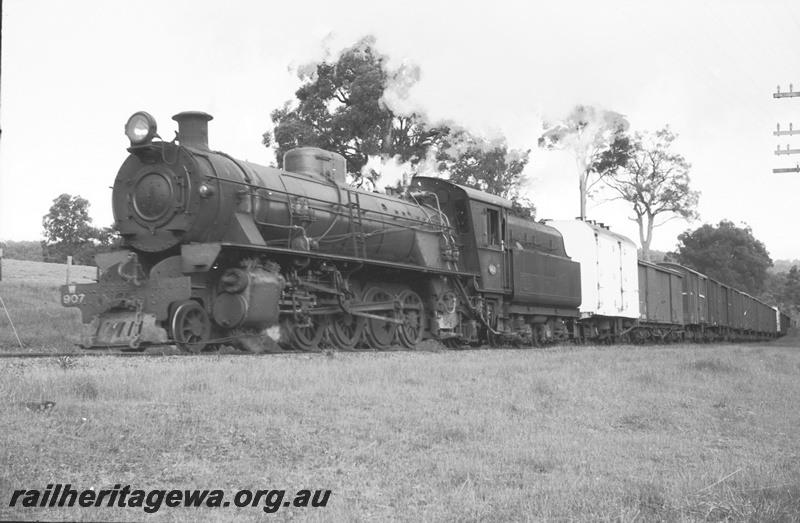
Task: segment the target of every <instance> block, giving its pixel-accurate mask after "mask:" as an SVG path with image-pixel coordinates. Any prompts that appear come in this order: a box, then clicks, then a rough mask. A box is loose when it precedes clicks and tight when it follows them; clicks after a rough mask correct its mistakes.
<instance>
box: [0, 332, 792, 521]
mask: <svg viewBox="0 0 800 523" xmlns="http://www.w3.org/2000/svg"><path fill="white" fill-rule="evenodd" d="M797 349H798V347H797V340H796V339H795V346H775V345H771V344H761V345H753V346H745V345H725V346H713V347H712V346H677V345H676V346H667V347H649V348H646V347H636V348H632V347H615V348H595V347H581V348H575V349H572V348H559V349H553V350H547V351H505V350H496V351H477V352H447V351H443V352H435V353H378V354H341V353H332V354H330V355H328V356H325V355H322V354H319V355H313V356H280V357H231V356H217V357H210V358H161V359H150V358H139V359H113V358H85V359H80V360H78V362H77V363H76V364H73V365H69V366H65V365H63V364H59V363H58V362H57V361H55V360H54V361H52V362H47V361H20V360H14V361H0V365H2V367H3V368H2V369H0V395H2V397H3V398H6V399H7V403H5V404H3V405H0V423H1V424H2V425H3V426H4V427H5V430H4V431H2V434H0V448H2V449H3V450H2V458H0V459H2V463H0V470H2V472H0V497H2V498H3V499H5V500H6V501H5V502H3V503H0V507H4V506H5V505H6V504H7V503H8V501H7V500H8V499H9V493H10V491H11V490H13V489H15V488H44V486H45V485H46V484H47V483H58V482H61V483H66V482H71V483H72V484H73V486H79V487H80V488H88V487H95V488H96V489H97V488H103V487H106V488H109V487H111V486H113V485H114V484H115V483H122V484H123V485H125V484H130V485H132V487H134V488H166V489H172V488H209V489H214V488H220V489H224V490H226V492H228V495H229V496H230V495H232V494H233V493H234V492H235V491H236V490H237V489H243V488H249V489H259V488H285V489H288V490H298V489H302V488H309V489H331V490H332V491H333V495H332V497H331V501H330V502H329V504H328V507H326V508H324V509H302V510H301V509H285V511H283V510H282V511H279V512H278V513H277V517H278V518H280V519H287V518H289V517H290V516H292V515H293V516H298V517H302V518H303V519H308V520H312V521H384V520H407V521H456V520H458V521H713V522H716V521H795V520H796V518H797V517H798V514H800V438H798V437H797V427H798V426H800V410H798V409H797V398H800V379H798V378H800V351H798V350H797ZM44 400H52V401H56V407H55V408H54V409H53V411H52V412H50V413H44V414H39V413H31V412H28V411H25V410H24V409H20V408H18V407H15V406H14V405H12V403H13V402H18V401H44ZM3 510H5V511H6V512H2V511H3ZM1 517H20V518H26V519H34V518H44V519H51V520H60V519H80V520H92V519H94V520H97V519H107V520H131V519H137V520H140V519H144V518H145V515H144V514H143V513H142V512H141V510H137V509H108V508H93V509H78V508H73V509H61V510H57V509H47V510H45V509H22V510H20V509H16V510H15V511H13V512H9V509H8V508H2V509H0V518H1ZM261 517H263V512H262V511H261V510H260V509H258V508H247V509H233V508H228V509H217V510H213V509H200V510H197V509H169V508H162V509H161V511H160V512H159V513H158V518H159V519H166V520H178V521H187V520H197V519H199V520H207V521H216V520H218V519H224V520H230V519H242V520H250V519H257V518H261Z"/></svg>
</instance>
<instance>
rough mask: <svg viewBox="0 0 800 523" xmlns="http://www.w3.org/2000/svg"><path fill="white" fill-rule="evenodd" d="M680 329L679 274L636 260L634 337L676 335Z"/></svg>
mask: <svg viewBox="0 0 800 523" xmlns="http://www.w3.org/2000/svg"><path fill="white" fill-rule="evenodd" d="M682 333H683V275H682V274H681V273H680V272H678V271H676V270H673V269H669V268H666V267H661V266H659V265H655V264H653V263H648V262H644V261H642V260H639V329H637V330H636V339H637V340H646V339H651V338H652V339H660V340H664V339H678V338H679V337H680V335H681V334H682Z"/></svg>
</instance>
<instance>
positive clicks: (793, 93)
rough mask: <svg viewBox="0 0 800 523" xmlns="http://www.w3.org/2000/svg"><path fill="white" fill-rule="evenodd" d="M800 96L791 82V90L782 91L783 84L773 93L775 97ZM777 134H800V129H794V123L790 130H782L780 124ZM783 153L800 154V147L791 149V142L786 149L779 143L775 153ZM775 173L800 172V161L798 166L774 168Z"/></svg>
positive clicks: (777, 154)
mask: <svg viewBox="0 0 800 523" xmlns="http://www.w3.org/2000/svg"><path fill="white" fill-rule="evenodd" d="M797 96H800V91H795V90H794V85H792V84H789V92H788V93H782V92H781V86H780V85H779V86H778V91H777V92H776V93H775V94H773V95H772V97H773V98H794V97H797ZM772 134H773V135H775V136H794V135H795V134H800V130H797V131H796V130H794V129H793V127H792V124H791V123H790V124H789V130H788V131H781V124H778V129H777V130H776V131H775V132H773V133H772ZM781 154H800V149H790V148H789V144H786V149H781V146H780V145H779V146H778V148H777V149H776V150H775V155H776V156H779V155H781ZM772 172H773V173H800V162H798V163H797V166H796V167H788V168H782V169H772Z"/></svg>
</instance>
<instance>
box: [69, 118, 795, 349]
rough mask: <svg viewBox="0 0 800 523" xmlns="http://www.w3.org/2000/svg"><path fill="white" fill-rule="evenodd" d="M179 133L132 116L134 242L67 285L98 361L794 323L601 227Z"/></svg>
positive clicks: (423, 180) (126, 217)
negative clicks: (146, 352)
mask: <svg viewBox="0 0 800 523" xmlns="http://www.w3.org/2000/svg"><path fill="white" fill-rule="evenodd" d="M173 119H174V120H176V121H177V122H178V128H179V130H178V132H177V134H176V137H175V139H174V140H173V141H171V142H167V141H163V140H161V139H160V138H159V137H158V135H157V127H156V122H155V120H154V119H153V117H152V116H151V115H149V114H148V113H146V112H138V113H136V114H134V115H133V116H131V118H130V119H129V120H128V122H127V124H126V126H125V131H126V135H127V136H128V139H129V140H130V147H129V148H128V152H129V153H130V154H129V156H128V158H127V159H126V160H125V162H124V163H123V164H122V167H121V168H120V170H119V173H118V174H117V177H116V180H115V182H114V186H113V197H112V198H113V212H114V220H115V227H116V229H117V231H118V232H119V235H120V238H121V240H120V246H119V248H118V249H116V250H114V251H112V252H109V253H104V254H101V255H98V256H97V260H96V261H97V266H98V274H99V277H98V279H97V281H96V282H94V283H84V284H68V285H65V286H63V287H62V288H61V300H62V305H64V306H66V307H77V308H78V309H79V310H80V312H81V314H82V319H83V322H84V323H87V324H88V327H87V328H86V332H85V334H84V338H83V339H82V341H81V345H82V346H83V347H84V348H100V347H119V348H122V349H124V350H143V349H144V348H146V347H147V346H148V345H160V344H176V345H177V346H178V347H180V348H181V349H182V350H185V351H192V352H198V351H203V350H213V349H214V348H217V347H219V346H220V345H222V344H226V345H233V346H238V347H240V348H243V349H248V348H250V349H252V347H253V344H252V343H245V341H246V340H250V339H252V338H253V337H258V336H261V337H270V339H273V340H276V343H279V344H280V345H281V346H283V347H289V346H291V347H293V348H296V349H301V350H311V349H316V348H318V347H335V348H338V349H343V350H348V349H361V348H369V349H386V348H389V347H391V346H393V345H402V346H405V347H408V348H414V347H415V346H417V345H418V344H420V343H421V342H423V340H429V339H430V340H438V341H439V342H441V343H443V344H445V345H447V346H464V345H478V344H489V345H505V344H511V345H517V346H540V345H543V344H546V343H552V342H560V341H568V340H571V341H573V342H575V343H586V342H592V343H598V342H615V343H616V342H620V343H625V342H629V343H632V342H644V341H653V340H656V341H661V340H663V341H667V340H737V339H745V340H767V339H771V338H775V337H778V336H781V335H784V334H785V333H786V331H787V328H788V327H789V317H788V316H786V315H785V314H783V313H781V312H780V311H778V310H777V309H775V308H773V307H770V306H768V305H766V304H764V303H762V302H761V301H759V300H757V299H755V298H753V297H751V296H749V295H747V294H745V293H743V292H740V291H739V290H736V289H734V288H732V287H730V286H728V285H725V284H723V283H721V282H718V281H715V280H714V279H712V278H709V277H707V276H705V275H703V274H700V273H698V272H696V271H693V270H691V269H688V268H686V267H681V266H679V265H675V264H658V265H656V264H651V263H647V262H643V261H640V260H638V257H637V249H636V245H635V244H634V243H633V242H632V241H631V240H630V239H628V238H626V237H624V236H621V235H619V234H616V233H614V232H612V231H611V230H609V228H608V227H605V226H603V225H602V224H598V223H594V222H590V221H584V220H566V221H546V222H545V221H542V222H536V221H534V220H532V219H529V218H525V217H521V216H518V215H516V214H514V213H513V212H512V206H511V203H510V202H509V201H508V200H506V199H504V198H501V197H499V196H495V195H492V194H487V193H485V192H480V191H477V190H474V189H471V188H467V187H463V186H459V185H456V184H453V183H451V182H449V181H447V180H444V179H439V178H433V177H423V176H416V177H414V178H413V179H412V182H411V183H410V185H409V186H408V187H406V188H405V189H404V190H400V191H393V192H392V191H390V193H389V194H381V193H375V192H369V191H365V190H361V189H357V188H354V187H351V186H350V185H348V183H347V181H346V172H347V171H346V162H345V159H344V157H343V156H341V155H339V154H336V153H332V152H328V151H324V150H322V149H317V148H308V147H306V148H298V149H294V150H292V151H289V152H288V153H286V155H285V157H284V162H283V169H276V168H271V167H264V166H261V165H256V164H254V163H249V162H246V161H241V160H238V159H235V158H233V157H231V156H229V155H228V154H225V153H223V152H218V151H212V150H210V149H209V146H208V121H209V120H211V119H212V117H211V116H210V115H208V114H206V113H202V112H183V113H180V114H177V115H175V116H174V117H173ZM265 339H266V338H265ZM256 345H257V346H258V344H256ZM262 346H263V345H262Z"/></svg>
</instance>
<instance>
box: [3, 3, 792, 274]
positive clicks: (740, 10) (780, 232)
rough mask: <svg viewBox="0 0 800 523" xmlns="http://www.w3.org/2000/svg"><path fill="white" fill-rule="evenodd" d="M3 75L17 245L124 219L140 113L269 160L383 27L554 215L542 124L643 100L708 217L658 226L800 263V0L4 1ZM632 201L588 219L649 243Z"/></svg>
mask: <svg viewBox="0 0 800 523" xmlns="http://www.w3.org/2000/svg"><path fill="white" fill-rule="evenodd" d="M2 21H3V28H2V29H3V32H2V44H3V45H2V72H1V73H0V74H2V78H1V80H2V85H1V86H0V89H1V90H0V125H2V131H3V133H2V139H1V140H0V239H9V240H40V239H41V238H42V224H41V222H42V217H43V216H44V215H45V214H46V213H47V212H48V209H49V207H50V205H51V204H52V200H53V199H54V198H56V197H58V196H59V195H60V194H62V193H65V192H66V193H69V194H72V195H81V196H82V197H84V198H87V199H88V200H89V201H90V202H91V208H90V214H91V216H92V217H93V219H94V222H93V223H94V225H97V226H107V225H110V224H111V222H112V219H113V218H112V214H111V190H110V189H109V187H110V186H111V184H112V183H113V180H114V177H115V175H116V172H117V170H118V168H119V166H120V165H121V163H122V161H123V160H124V159H125V157H126V155H127V153H126V151H125V148H126V147H127V146H128V141H127V139H126V138H125V136H124V133H123V125H124V124H125V122H126V120H127V118H128V117H129V116H130V115H131V114H132V113H134V112H135V111H138V110H145V111H148V112H150V113H151V114H152V115H153V116H155V118H156V119H157V120H158V122H159V132H160V134H161V136H163V137H164V138H166V139H171V138H172V136H173V131H174V130H176V129H177V126H176V123H175V122H173V121H172V120H171V117H172V115H174V114H176V113H178V112H181V111H186V110H199V111H206V112H208V113H210V114H212V115H213V116H214V120H213V121H212V122H211V123H210V129H209V142H210V146H211V148H212V149H216V150H222V151H225V152H227V153H229V154H231V155H233V156H235V157H238V158H241V159H247V160H249V161H252V162H256V163H261V164H265V165H266V164H269V163H270V162H271V161H272V160H273V156H272V153H271V151H269V150H267V149H265V148H264V147H263V146H262V145H261V134H262V133H263V132H264V131H266V130H267V129H269V128H270V127H271V121H270V119H269V114H270V112H271V111H272V110H273V109H275V108H278V107H280V106H281V105H282V104H283V103H284V102H285V101H286V100H290V99H293V98H294V91H295V90H296V89H297V87H298V86H299V80H298V79H297V76H296V74H294V73H293V72H292V71H291V70H290V69H291V67H297V66H300V65H303V64H306V63H308V62H310V61H315V60H318V59H320V58H321V57H323V56H324V53H325V49H326V48H328V49H330V50H332V51H333V52H334V53H336V52H338V51H339V50H341V49H342V48H343V47H347V46H350V45H352V44H353V43H355V42H356V41H357V40H358V39H359V38H361V37H362V36H365V35H367V34H373V35H375V37H376V38H377V47H378V49H379V50H380V51H381V52H383V53H384V54H387V55H389V56H390V58H391V59H392V60H393V61H394V64H393V65H397V64H400V63H401V62H403V61H405V62H407V63H412V64H417V65H418V66H419V67H420V68H421V71H422V77H421V80H420V82H419V83H418V84H417V85H416V86H415V87H414V88H413V89H412V90H411V93H410V96H411V99H410V102H411V103H413V104H415V106H417V107H418V108H420V109H422V110H425V111H426V112H427V114H428V116H429V118H431V119H433V120H436V119H449V120H453V121H455V122H458V123H460V124H462V125H465V126H468V127H470V128H472V129H473V130H474V131H475V132H479V133H483V134H486V135H492V134H494V133H498V132H499V133H503V134H505V135H506V136H507V137H508V140H509V144H510V145H511V146H512V147H514V148H525V149H528V148H530V149H532V152H531V161H530V164H529V166H528V168H527V171H526V174H527V176H528V177H529V178H530V179H531V185H530V191H529V194H528V196H529V198H531V199H532V200H533V201H534V203H535V204H536V205H537V207H538V210H539V212H538V217H539V218H573V217H575V216H577V215H578V213H579V211H578V208H579V206H578V197H577V191H578V189H577V178H576V171H575V165H574V162H573V160H572V158H571V157H569V156H568V155H567V153H563V152H545V151H541V150H537V148H536V140H537V138H538V136H539V135H540V134H541V132H542V119H543V118H545V119H548V120H553V119H558V118H562V117H564V116H566V115H567V113H568V112H569V110H570V109H571V108H572V107H573V106H574V105H575V104H577V103H583V104H593V105H598V106H600V107H603V108H606V109H611V110H614V111H618V112H620V113H623V114H625V115H626V116H627V117H628V119H629V121H630V123H631V126H632V130H655V129H657V128H660V127H661V126H663V125H664V124H670V125H671V127H672V129H673V130H674V131H676V132H677V133H678V134H679V135H680V138H679V139H678V140H677V141H676V142H675V144H674V147H675V149H676V150H677V151H678V152H681V153H682V154H683V155H684V156H685V157H686V158H687V159H688V160H689V161H690V162H691V163H692V165H693V168H692V171H691V177H692V183H693V187H694V188H695V189H697V190H700V191H701V192H702V196H701V200H700V206H699V211H700V213H701V220H700V221H699V222H695V223H693V224H687V223H686V222H681V221H677V220H676V221H673V222H670V223H669V224H667V225H666V226H664V227H662V228H659V229H656V231H655V237H654V241H653V244H652V247H653V248H655V249H660V250H673V249H674V248H675V244H676V241H677V235H678V234H679V233H680V232H682V231H684V230H686V229H689V228H691V229H694V228H696V227H698V226H700V225H701V224H703V223H714V224H716V223H717V222H719V220H721V219H723V218H726V219H729V220H731V221H733V222H735V223H737V224H740V223H741V222H745V223H747V224H748V225H750V226H751V227H752V229H753V233H754V235H755V237H756V238H758V239H759V240H761V241H763V242H764V243H765V244H766V246H767V249H768V250H769V252H770V254H771V255H772V257H773V259H800V240H799V239H798V235H797V234H796V232H795V231H796V227H797V224H798V202H799V201H800V174H773V173H772V169H773V168H775V167H794V166H795V165H796V163H797V162H799V161H800V155H793V156H785V155H782V156H776V155H775V154H774V151H775V148H776V146H777V145H778V144H780V146H781V148H782V149H783V148H785V147H786V144H787V143H788V144H791V145H792V148H793V149H800V136H792V137H789V136H782V137H775V136H773V135H772V132H773V131H774V130H775V127H776V124H777V123H780V124H781V128H782V129H788V127H789V123H790V122H793V123H794V124H795V127H797V128H798V129H800V98H783V99H775V98H773V96H772V94H773V93H774V92H775V91H776V87H777V86H778V85H780V86H781V90H782V91H788V90H789V84H790V83H794V84H795V85H796V87H795V90H796V91H800V69H798V65H799V64H800V2H798V1H797V0H758V1H756V0H747V1H741V0H740V1H735V0H691V1H675V0H650V1H645V0H636V1H628V0H591V1H590V0H567V1H563V0H562V1H556V0H548V1H546V2H543V1H531V0H520V1H508V0H493V1H486V0H484V1H471V0H459V1H431V0H403V1H396V2H376V1H375V0H365V1H355V0H340V1H337V2H331V1H330V0H324V1H317V0H313V1H311V0H305V1H302V2H286V1H280V2H279V1H258V0H253V1H244V0H226V1H224V2H222V1H219V2H211V1H167V0H157V1H150V0H140V1H137V2H122V1H112V0H70V1H68V2H65V1H57V0H5V1H4V2H3V20H2ZM629 216H631V211H629V210H628V208H627V207H625V206H624V205H623V204H616V203H606V204H602V205H597V204H593V203H590V206H589V218H592V219H597V220H598V221H601V222H604V223H606V224H609V225H611V227H612V229H613V230H616V231H618V232H621V233H623V234H626V235H628V236H630V237H631V238H632V239H633V240H634V241H636V242H637V243H638V232H637V229H636V226H635V224H634V223H633V222H632V221H629V220H628V217H629Z"/></svg>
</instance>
